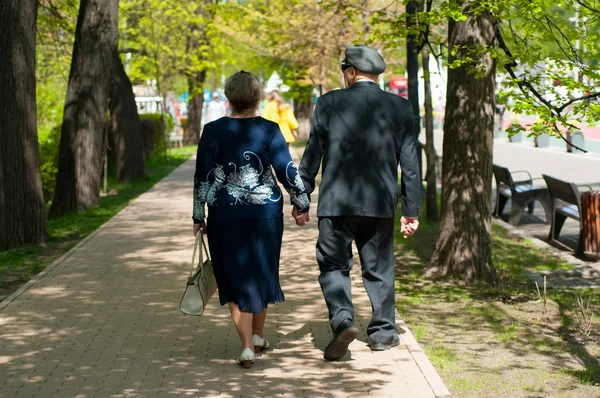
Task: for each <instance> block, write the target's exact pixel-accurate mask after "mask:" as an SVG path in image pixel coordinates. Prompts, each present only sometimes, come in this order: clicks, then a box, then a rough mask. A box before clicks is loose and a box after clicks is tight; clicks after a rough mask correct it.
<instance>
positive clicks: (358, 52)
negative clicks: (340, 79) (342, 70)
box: [342, 46, 386, 75]
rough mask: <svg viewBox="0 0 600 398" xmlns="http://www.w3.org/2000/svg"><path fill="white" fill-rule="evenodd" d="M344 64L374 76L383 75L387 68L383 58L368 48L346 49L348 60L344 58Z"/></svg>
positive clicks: (354, 47)
mask: <svg viewBox="0 0 600 398" xmlns="http://www.w3.org/2000/svg"><path fill="white" fill-rule="evenodd" d="M342 64H346V65H352V66H354V67H355V68H356V69H358V70H360V71H362V72H365V73H371V74H374V75H379V74H381V73H383V72H384V71H385V68H386V65H385V61H384V60H383V57H382V56H381V55H379V53H378V52H377V51H376V50H374V49H372V48H371V47H368V46H348V47H346V58H344V60H343V61H342Z"/></svg>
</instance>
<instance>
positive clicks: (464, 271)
mask: <svg viewBox="0 0 600 398" xmlns="http://www.w3.org/2000/svg"><path fill="white" fill-rule="evenodd" d="M456 4H457V5H459V6H460V7H461V8H462V10H463V14H464V15H465V16H466V19H462V18H461V19H462V20H456V21H455V20H453V19H450V22H449V29H448V41H449V48H448V54H449V63H450V64H451V65H452V67H451V68H450V69H449V70H448V90H447V99H446V115H445V123H444V144H443V154H444V156H443V159H442V162H443V164H442V198H445V200H444V201H442V209H441V220H440V236H439V238H438V241H437V244H436V250H435V253H434V255H433V257H432V259H431V265H432V268H431V271H433V273H434V274H437V275H443V276H445V275H454V276H457V277H459V278H461V279H463V280H475V279H482V280H486V281H488V282H490V283H492V284H494V283H495V282H496V271H495V268H494V266H493V264H492V247H491V236H490V233H491V210H492V209H491V200H490V197H491V186H492V154H493V126H494V79H495V73H496V62H495V59H494V57H493V55H492V54H491V51H493V49H494V47H495V41H494V38H495V34H494V24H493V22H492V20H491V17H490V15H489V14H488V13H482V12H481V10H480V9H478V8H477V2H474V1H471V0H460V1H457V3H456Z"/></svg>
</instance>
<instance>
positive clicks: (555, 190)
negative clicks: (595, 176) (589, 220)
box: [542, 174, 592, 254]
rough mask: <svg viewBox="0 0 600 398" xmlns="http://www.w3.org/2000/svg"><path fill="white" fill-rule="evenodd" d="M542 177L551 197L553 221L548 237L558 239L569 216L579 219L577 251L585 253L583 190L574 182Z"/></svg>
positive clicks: (552, 239) (546, 176) (577, 252)
mask: <svg viewBox="0 0 600 398" xmlns="http://www.w3.org/2000/svg"><path fill="white" fill-rule="evenodd" d="M542 177H544V180H546V185H548V189H549V190H550V198H551V209H552V222H551V225H550V234H549V236H548V239H549V240H551V241H555V240H558V237H559V235H560V230H561V229H562V227H563V225H564V224H565V221H566V220H567V218H572V219H574V220H576V221H579V241H578V243H577V250H576V251H575V253H576V254H581V253H583V219H582V217H581V192H580V191H579V188H578V187H577V185H575V184H573V183H572V182H567V181H563V180H559V179H558V178H554V177H550V176H548V175H546V174H542ZM586 186H587V185H586ZM587 187H588V188H589V189H590V190H591V189H592V188H591V187H589V186H587Z"/></svg>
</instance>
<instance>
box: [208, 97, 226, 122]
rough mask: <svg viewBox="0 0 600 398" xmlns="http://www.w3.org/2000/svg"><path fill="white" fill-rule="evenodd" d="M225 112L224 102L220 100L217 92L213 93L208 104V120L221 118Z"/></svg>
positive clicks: (212, 120)
mask: <svg viewBox="0 0 600 398" xmlns="http://www.w3.org/2000/svg"><path fill="white" fill-rule="evenodd" d="M226 113H227V108H226V107H225V103H224V102H222V101H221V98H220V96H219V93H217V92H216V91H215V92H214V93H213V100H212V101H211V102H210V103H209V104H208V121H209V122H214V121H215V120H217V119H220V118H222V117H223V116H225V114H226Z"/></svg>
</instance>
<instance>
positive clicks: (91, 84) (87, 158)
mask: <svg viewBox="0 0 600 398" xmlns="http://www.w3.org/2000/svg"><path fill="white" fill-rule="evenodd" d="M117 20H118V0H81V3H80V6H79V15H78V17H77V28H76V31H75V45H74V48H73V60H72V62H71V72H70V74H69V87H68V90H67V98H66V101H65V111H64V119H63V126H62V134H61V139H60V153H59V160H58V175H57V178H56V190H55V192H54V201H53V202H52V207H51V208H50V216H51V217H58V216H61V215H63V214H65V213H67V212H69V211H71V210H85V209H88V208H90V207H92V206H93V205H95V204H97V203H98V201H99V196H100V176H101V172H102V150H103V135H104V133H103V131H104V130H103V126H104V119H105V115H106V110H107V105H108V97H109V91H110V90H109V89H108V82H109V81H110V79H109V73H110V70H111V69H112V68H111V59H112V58H111V57H112V53H113V50H114V49H115V48H116V47H117V45H118V29H117V27H118V25H117Z"/></svg>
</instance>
